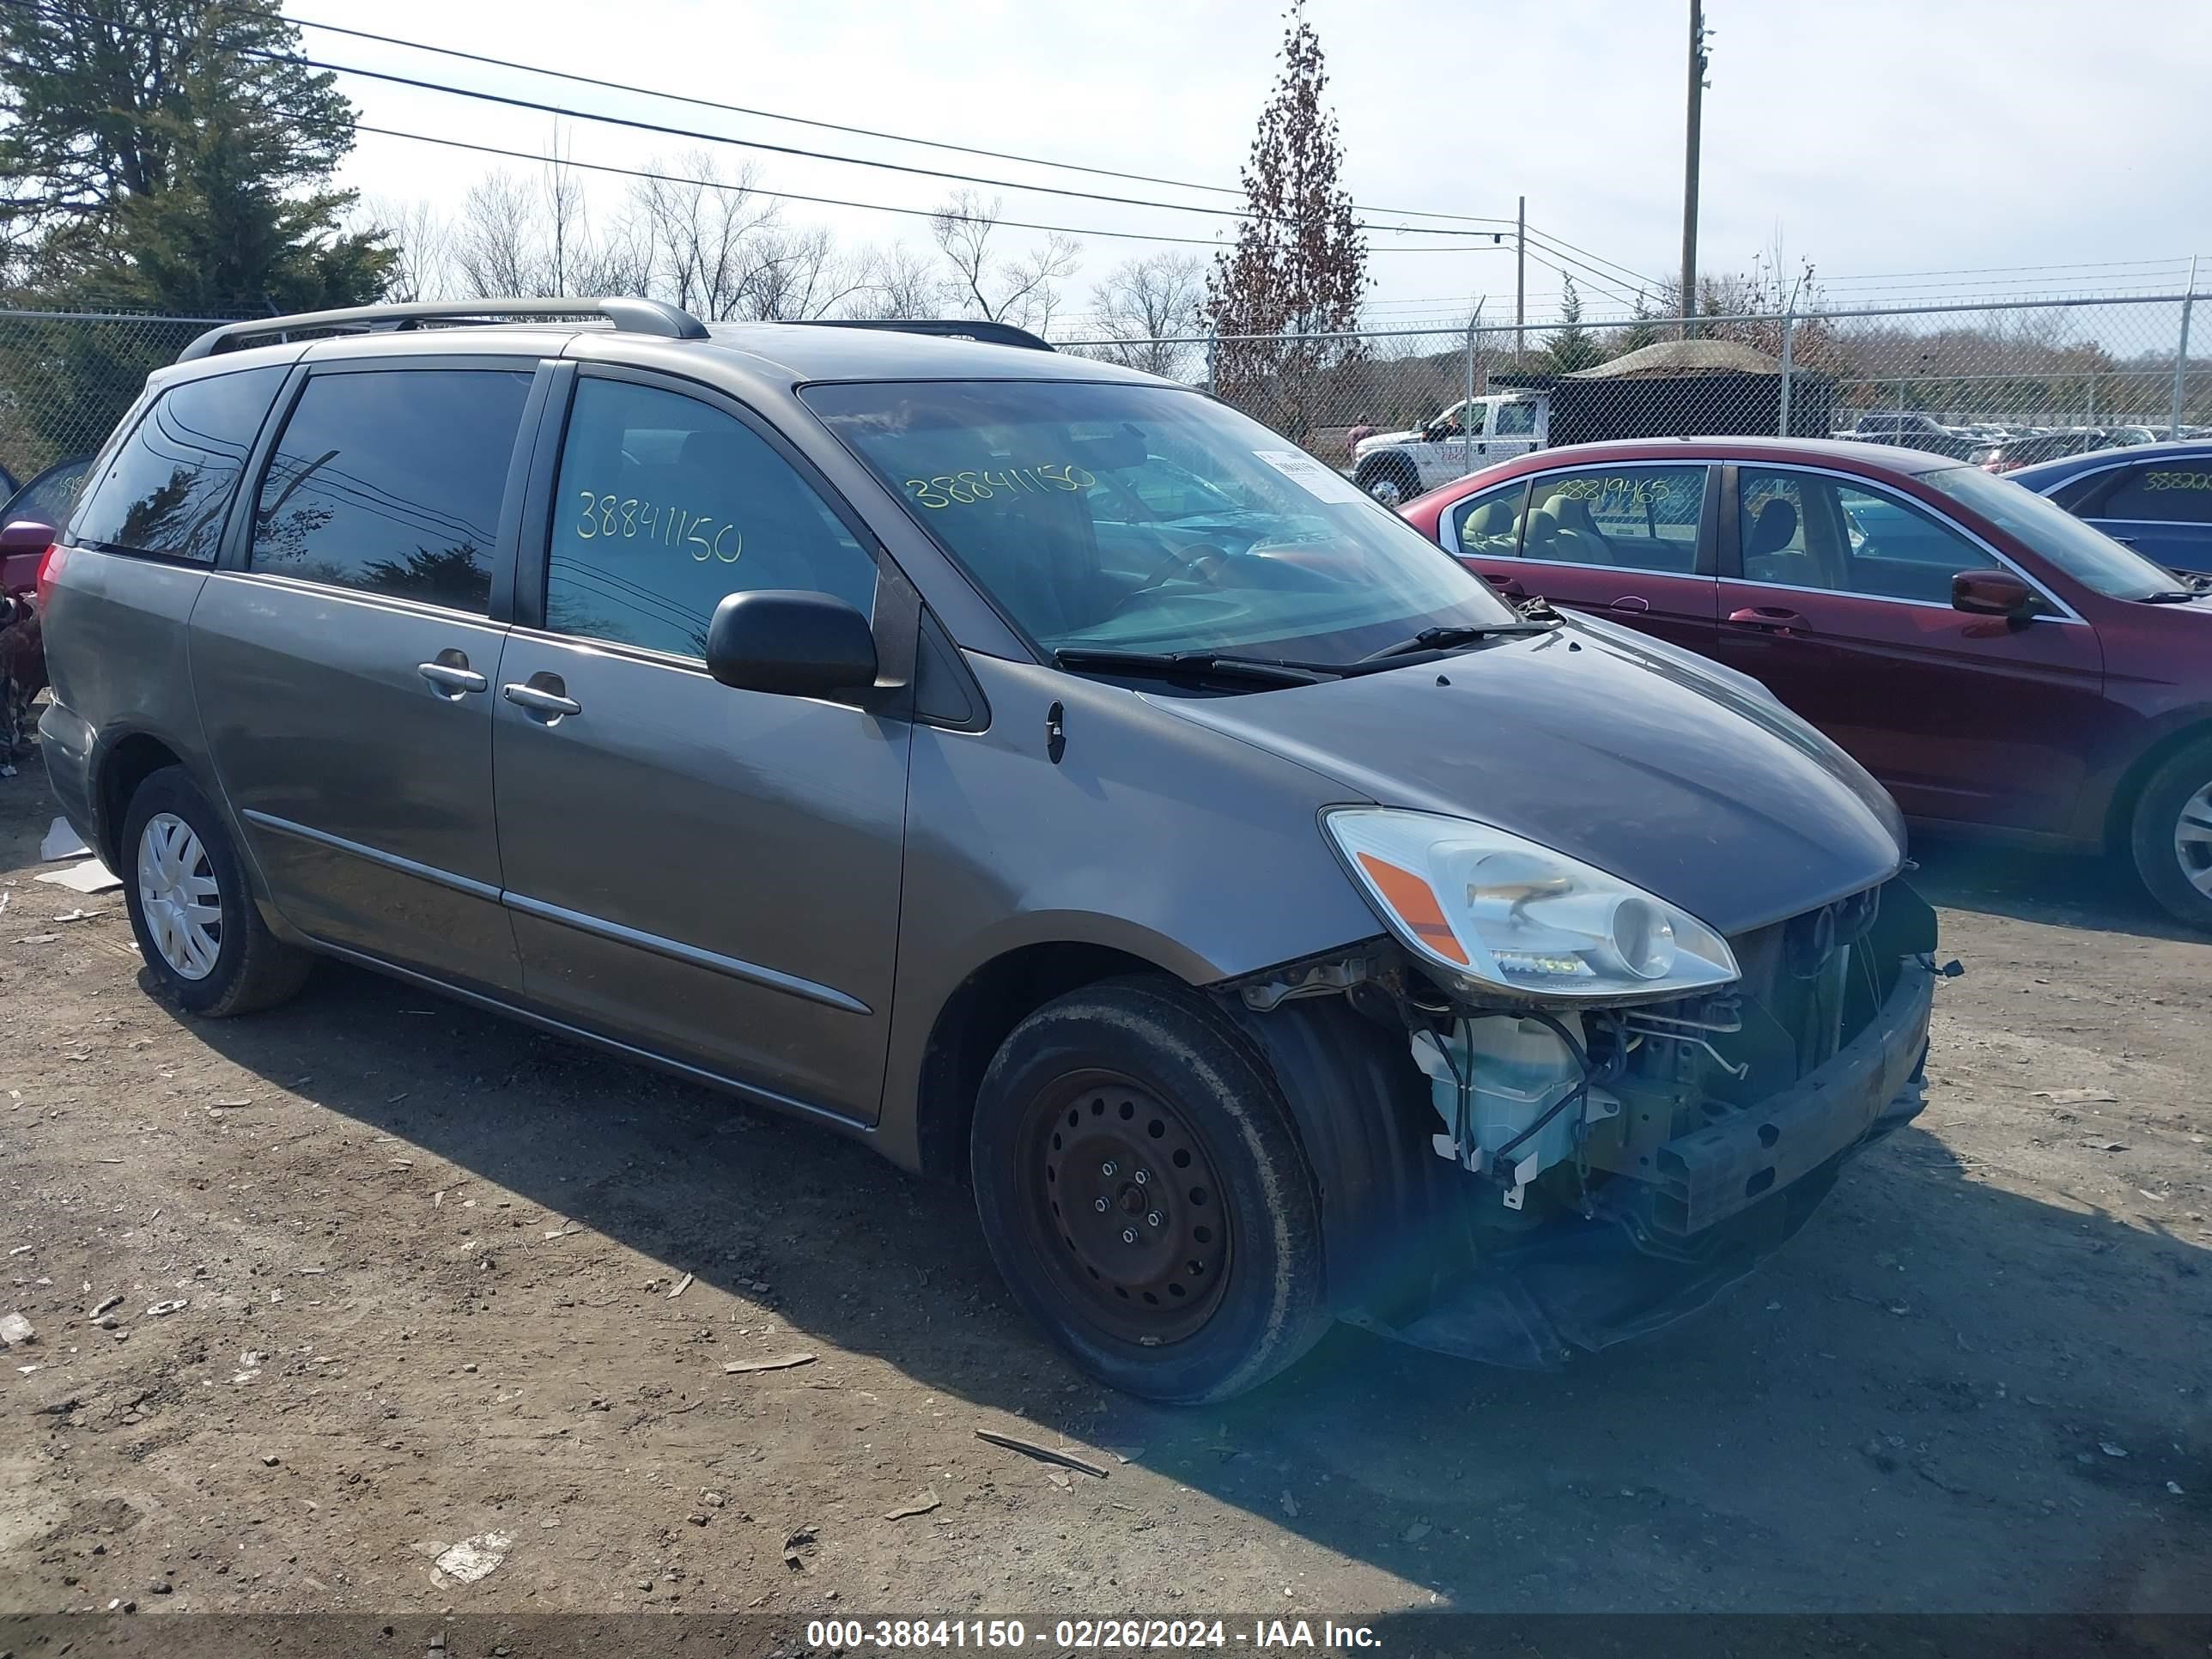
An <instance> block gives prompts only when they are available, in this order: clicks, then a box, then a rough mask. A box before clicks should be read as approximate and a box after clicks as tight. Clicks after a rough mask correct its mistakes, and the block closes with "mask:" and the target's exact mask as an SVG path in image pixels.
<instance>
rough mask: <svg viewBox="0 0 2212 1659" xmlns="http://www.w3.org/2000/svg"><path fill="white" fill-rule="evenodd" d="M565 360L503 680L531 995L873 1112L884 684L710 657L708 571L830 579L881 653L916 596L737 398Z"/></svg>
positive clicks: (898, 819)
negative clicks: (717, 671) (729, 666)
mask: <svg viewBox="0 0 2212 1659" xmlns="http://www.w3.org/2000/svg"><path fill="white" fill-rule="evenodd" d="M564 373H566V374H574V397H573V400H572V401H570V402H569V403H568V410H567V419H566V423H565V429H564V428H563V425H562V421H561V420H560V418H559V417H558V415H557V413H556V415H555V416H552V417H550V418H549V419H548V420H547V422H545V430H544V435H543V437H542V438H541V441H540V444H539V449H538V462H537V465H536V468H535V471H534V478H535V483H533V491H534V492H546V493H545V495H544V499H543V500H541V501H540V504H539V505H538V507H536V508H534V511H535V512H536V513H538V518H537V520H535V526H534V528H533V529H532V532H530V534H529V537H528V542H527V546H528V553H527V555H526V557H525V559H524V561H523V568H524V570H525V571H526V576H525V578H524V579H523V580H522V582H521V584H520V589H519V591H518V594H517V601H516V628H515V631H514V634H513V638H512V639H511V640H510V641H508V644H507V655H506V658H505V660H504V663H503V665H502V666H501V670H500V673H499V684H498V686H497V687H496V688H495V692H494V706H495V710H496V718H495V722H494V725H495V740H494V750H493V759H494V766H493V770H494V773H495V775H496V777H497V780H498V803H499V825H500V836H501V849H502V857H503V861H504V866H505V870H506V878H507V903H508V905H509V906H510V908H511V909H512V911H513V917H514V927H515V934H516V937H517V939H519V940H520V945H521V948H522V957H523V973H524V981H525V984H526V988H527V990H528V993H529V995H530V997H531V1000H532V1001H533V1002H534V1003H536V1004H538V1005H539V1006H542V1007H544V1008H546V1009H548V1010H549V1011H551V1012H557V1013H559V1014H561V1015H562V1016H564V1017H566V1018H569V1019H571V1020H573V1021H574V1022H575V1023H576V1024H580V1025H583V1026H586V1027H587V1028H589V1029H591V1030H595V1031H598V1032H600V1033H602V1034H605V1035H608V1036H616V1037H618V1038H625V1039H628V1040H629V1041H631V1042H635V1043H636V1044H637V1045H639V1046H640V1047H642V1048H647V1049H649V1050H651V1051H653V1052H654V1053H656V1054H663V1055H668V1056H675V1057H679V1058H684V1059H686V1060H692V1061H696V1063H697V1064H698V1065H700V1066H702V1067H703V1068H705V1069H707V1070H708V1071H709V1072H711V1073H714V1074H715V1075H716V1076H718V1077H721V1078H725V1079H732V1080H735V1081H738V1082H740V1083H744V1084H745V1085H750V1086H752V1087H754V1088H756V1089H757V1090H760V1091H763V1092H765V1093H767V1094H769V1095H770V1096H772V1097H776V1098H778V1099H780V1100H781V1101H783V1102H786V1103H797V1104H799V1105H804V1106H810V1107H813V1108H816V1109H827V1110H829V1111H831V1112H834V1113H836V1114H838V1115H843V1116H848V1117H856V1118H861V1119H866V1120H872V1119H873V1118H874V1116H875V1115H876V1112H877V1109H878V1104H879V1103H880V1099H881V1096H882V1088H883V1066H884V1053H885V1049H886V1045H887V1042H888V1037H889V1033H890V1013H891V1008H890V988H891V969H892V964H893V959H894V954H895V950H896V944H897V938H898V915H899V881H900V873H901V867H902V858H903V854H904V847H905V812H906V781H907V757H908V747H909V743H908V738H909V726H908V720H907V719H906V716H905V710H904V706H903V701H902V694H899V693H897V692H892V693H891V694H890V700H889V701H888V702H885V701H884V700H881V699H876V698H871V699H866V700H864V702H865V703H866V706H860V707H856V706H854V705H853V704H851V703H847V702H831V701H829V700H827V699H813V698H804V697H790V696H769V695H766V694H763V693H760V692H753V691H741V690H733V689H732V688H731V687H728V686H726V685H721V684H717V683H716V682H715V681H714V680H713V679H710V678H708V674H707V670H706V662H705V653H706V635H707V628H708V623H709V621H710V620H711V618H712V617H713V616H714V607H715V606H716V605H718V604H719V603H720V601H721V599H723V597H724V596H725V595H726V594H730V593H733V592H739V591H741V590H753V589H762V588H793V589H802V590H805V591H809V592H823V593H829V594H832V595H835V596H836V597H837V598H839V599H845V600H848V601H849V602H850V603H851V604H853V605H855V606H857V607H858V608H859V609H860V611H861V612H862V614H863V615H869V616H872V617H875V619H876V622H877V635H878V656H879V659H880V660H882V661H883V662H884V664H885V665H887V667H890V665H895V664H896V662H897V660H898V659H899V657H900V655H901V653H902V647H901V641H900V637H899V636H900V634H901V632H902V629H905V628H906V625H905V624H902V623H901V622H900V621H899V620H898V618H899V617H900V615H902V614H905V615H908V616H909V617H910V615H911V613H910V611H905V609H904V606H903V605H902V603H899V602H893V601H886V603H885V605H883V606H879V605H878V589H879V586H880V587H881V589H882V591H883V592H884V593H886V594H893V595H895V596H897V595H905V594H906V593H907V592H908V590H906V589H905V588H904V587H903V586H901V585H899V584H900V583H901V580H902V579H900V578H898V577H897V576H896V573H895V572H893V573H890V574H886V575H884V577H883V578H882V580H881V581H880V582H879V580H878V564H877V560H876V556H875V550H874V548H873V545H872V542H871V541H870V540H869V539H868V538H867V532H866V529H865V527H864V526H862V525H861V524H860V521H859V520H858V519H857V518H855V517H854V516H853V515H852V514H851V513H850V511H849V509H847V508H846V507H842V505H839V504H833V498H832V496H831V495H830V494H829V490H828V488H827V486H826V485H824V484H823V483H822V482H821V481H820V480H819V478H818V477H817V476H815V475H814V474H813V473H812V472H811V470H810V469H808V468H806V467H805V465H804V464H803V463H801V462H800V461H799V459H798V457H797V455H796V454H795V453H794V452H793V451H792V450H791V449H790V448H789V447H787V446H786V445H785V444H784V443H783V442H782V441H781V439H780V438H778V437H777V436H775V435H774V434H773V433H772V432H771V431H770V430H769V428H767V427H766V426H765V425H763V423H761V422H758V421H757V419H755V418H754V417H753V416H751V415H750V413H748V412H747V411H745V410H743V409H742V408H740V407H739V406H738V405H737V404H733V403H732V402H730V401H728V400H726V399H725V398H720V396H718V395H716V394H714V393H713V392H708V391H706V390H704V389H703V388H700V387H697V386H692V385H690V383H688V382H684V381H678V380H662V379H659V378H658V377H655V376H652V375H647V374H638V373H636V372H634V371H629V370H625V369H619V368H599V367H586V368H583V369H582V371H581V372H580V373H577V372H576V371H574V370H573V369H564ZM534 498H535V497H534ZM545 501H550V507H549V506H547V505H545V504H544V502H545ZM541 560H542V562H541ZM887 617H888V618H889V620H886V618H887ZM903 649H904V651H905V653H907V654H908V655H909V656H910V653H911V632H910V629H906V635H905V644H904V647H903Z"/></svg>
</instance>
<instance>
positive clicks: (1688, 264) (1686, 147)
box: [1682, 0, 1709, 339]
mask: <svg viewBox="0 0 2212 1659" xmlns="http://www.w3.org/2000/svg"><path fill="white" fill-rule="evenodd" d="M1708 61H1709V60H1708V59H1707V58H1706V57H1705V6H1704V3H1703V0H1690V106H1689V128H1688V131H1687V134H1686V137H1685V141H1684V143H1683V147H1682V149H1683V153H1682V318H1683V321H1682V337H1683V338H1684V339H1688V338H1689V337H1690V322H1689V319H1691V318H1692V317H1694V316H1696V315H1697V314H1698V138H1699V127H1700V125H1701V124H1702V122H1703V119H1704V116H1705V68H1706V64H1707V63H1708Z"/></svg>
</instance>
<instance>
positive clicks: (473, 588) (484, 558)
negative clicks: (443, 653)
mask: <svg viewBox="0 0 2212 1659" xmlns="http://www.w3.org/2000/svg"><path fill="white" fill-rule="evenodd" d="M530 381H531V374H530V373H529V372H527V371H524V370H515V369H489V368H435V369H423V368H410V369H375V370H369V371H365V372H355V373H342V374H317V375H315V376H313V377H312V378H311V379H310V380H308V381H307V386H306V387H305V389H304V390H302V391H301V393H300V400H299V402H298V403H297V404H294V405H293V408H292V415H291V418H290V419H289V420H288V421H287V422H285V423H284V434H283V437H282V438H280V439H279V440H278V441H277V444H276V453H275V454H273V455H272V456H270V461H269V471H268V473H267V475H266V476H265V477H264V478H263V479H262V481H261V493H260V495H259V497H258V501H257V502H256V504H255V511H254V515H253V551H252V556H251V559H250V561H249V562H250V563H251V565H252V568H253V569H255V570H257V571H260V572H263V573H264V574H270V575H278V576H295V577H298V578H300V579H301V580H304V581H313V582H325V583H328V584H330V585H331V586H335V587H353V588H359V589H361V590H362V591H364V592H372V593H388V594H392V595H394V596H396V597H398V598H401V599H417V600H420V601H422V603H424V604H426V605H444V606H447V607H448V608H449V609H452V610H455V611H472V612H474V613H475V614H476V615H477V616H483V615H484V614H486V613H487V612H488V611H489V610H490V609H491V568H492V557H493V553H494V550H495V546H496V544H497V542H498V539H499V511H500V503H501V501H502V500H503V499H504V498H505V495H506V491H507V465H508V463H509V461H511V460H512V459H513V454H514V440H515V435H516V433H517V432H519V431H520V429H521V426H522V405H523V403H524V400H525V399H526V398H527V397H528V396H529V394H530Z"/></svg>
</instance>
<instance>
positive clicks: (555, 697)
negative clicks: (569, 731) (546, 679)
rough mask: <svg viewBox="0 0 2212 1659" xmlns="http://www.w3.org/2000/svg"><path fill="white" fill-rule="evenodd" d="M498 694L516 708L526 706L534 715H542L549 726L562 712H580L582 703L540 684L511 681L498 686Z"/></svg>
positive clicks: (582, 710)
mask: <svg viewBox="0 0 2212 1659" xmlns="http://www.w3.org/2000/svg"><path fill="white" fill-rule="evenodd" d="M499 695H500V696H502V697H505V698H506V699H507V701H508V702H511V703H513V704H514V705H515V707H516V708H526V709H528V710H529V711H530V713H531V714H532V715H533V716H535V715H543V716H544V719H545V723H546V724H547V725H548V726H550V725H551V724H552V723H553V722H554V721H555V720H559V719H560V718H561V717H562V715H563V714H582V713H583V712H584V705H583V704H581V703H580V702H577V701H576V700H575V699H574V697H564V696H562V695H561V694H560V693H559V692H558V691H548V690H545V689H544V688H543V687H542V686H536V685H520V684H515V683H513V681H510V682H508V683H507V684H505V685H502V686H501V687H500V688H499Z"/></svg>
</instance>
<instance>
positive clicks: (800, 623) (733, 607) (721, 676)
mask: <svg viewBox="0 0 2212 1659" xmlns="http://www.w3.org/2000/svg"><path fill="white" fill-rule="evenodd" d="M707 671H708V673H709V674H711V675H713V676H714V678H716V679H718V680H720V682H721V683H722V684H724V685H731V686H735V687H736V688H737V689H738V690H740V691H767V692H771V693H773V694H775V695H776V696H786V697H823V696H829V695H830V694H831V693H833V692H838V691H845V692H852V691H862V690H866V689H867V688H868V687H869V686H871V685H872V684H875V680H876V636H875V635H874V633H873V631H872V630H871V629H870V628H869V626H868V619H867V618H866V617H864V616H862V615H861V614H860V612H859V611H855V610H854V608H853V607H852V606H851V605H848V604H847V603H846V602H845V601H844V600H842V599H832V598H830V597H829V595H828V594H827V593H806V592H795V591H793V590H790V589H786V588H763V589H762V590H760V591H759V592H752V593H732V594H731V595H730V596H729V597H728V598H727V599H724V600H723V601H722V602H721V603H720V605H716V606H715V607H714V621H713V622H711V623H708V625H707Z"/></svg>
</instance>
